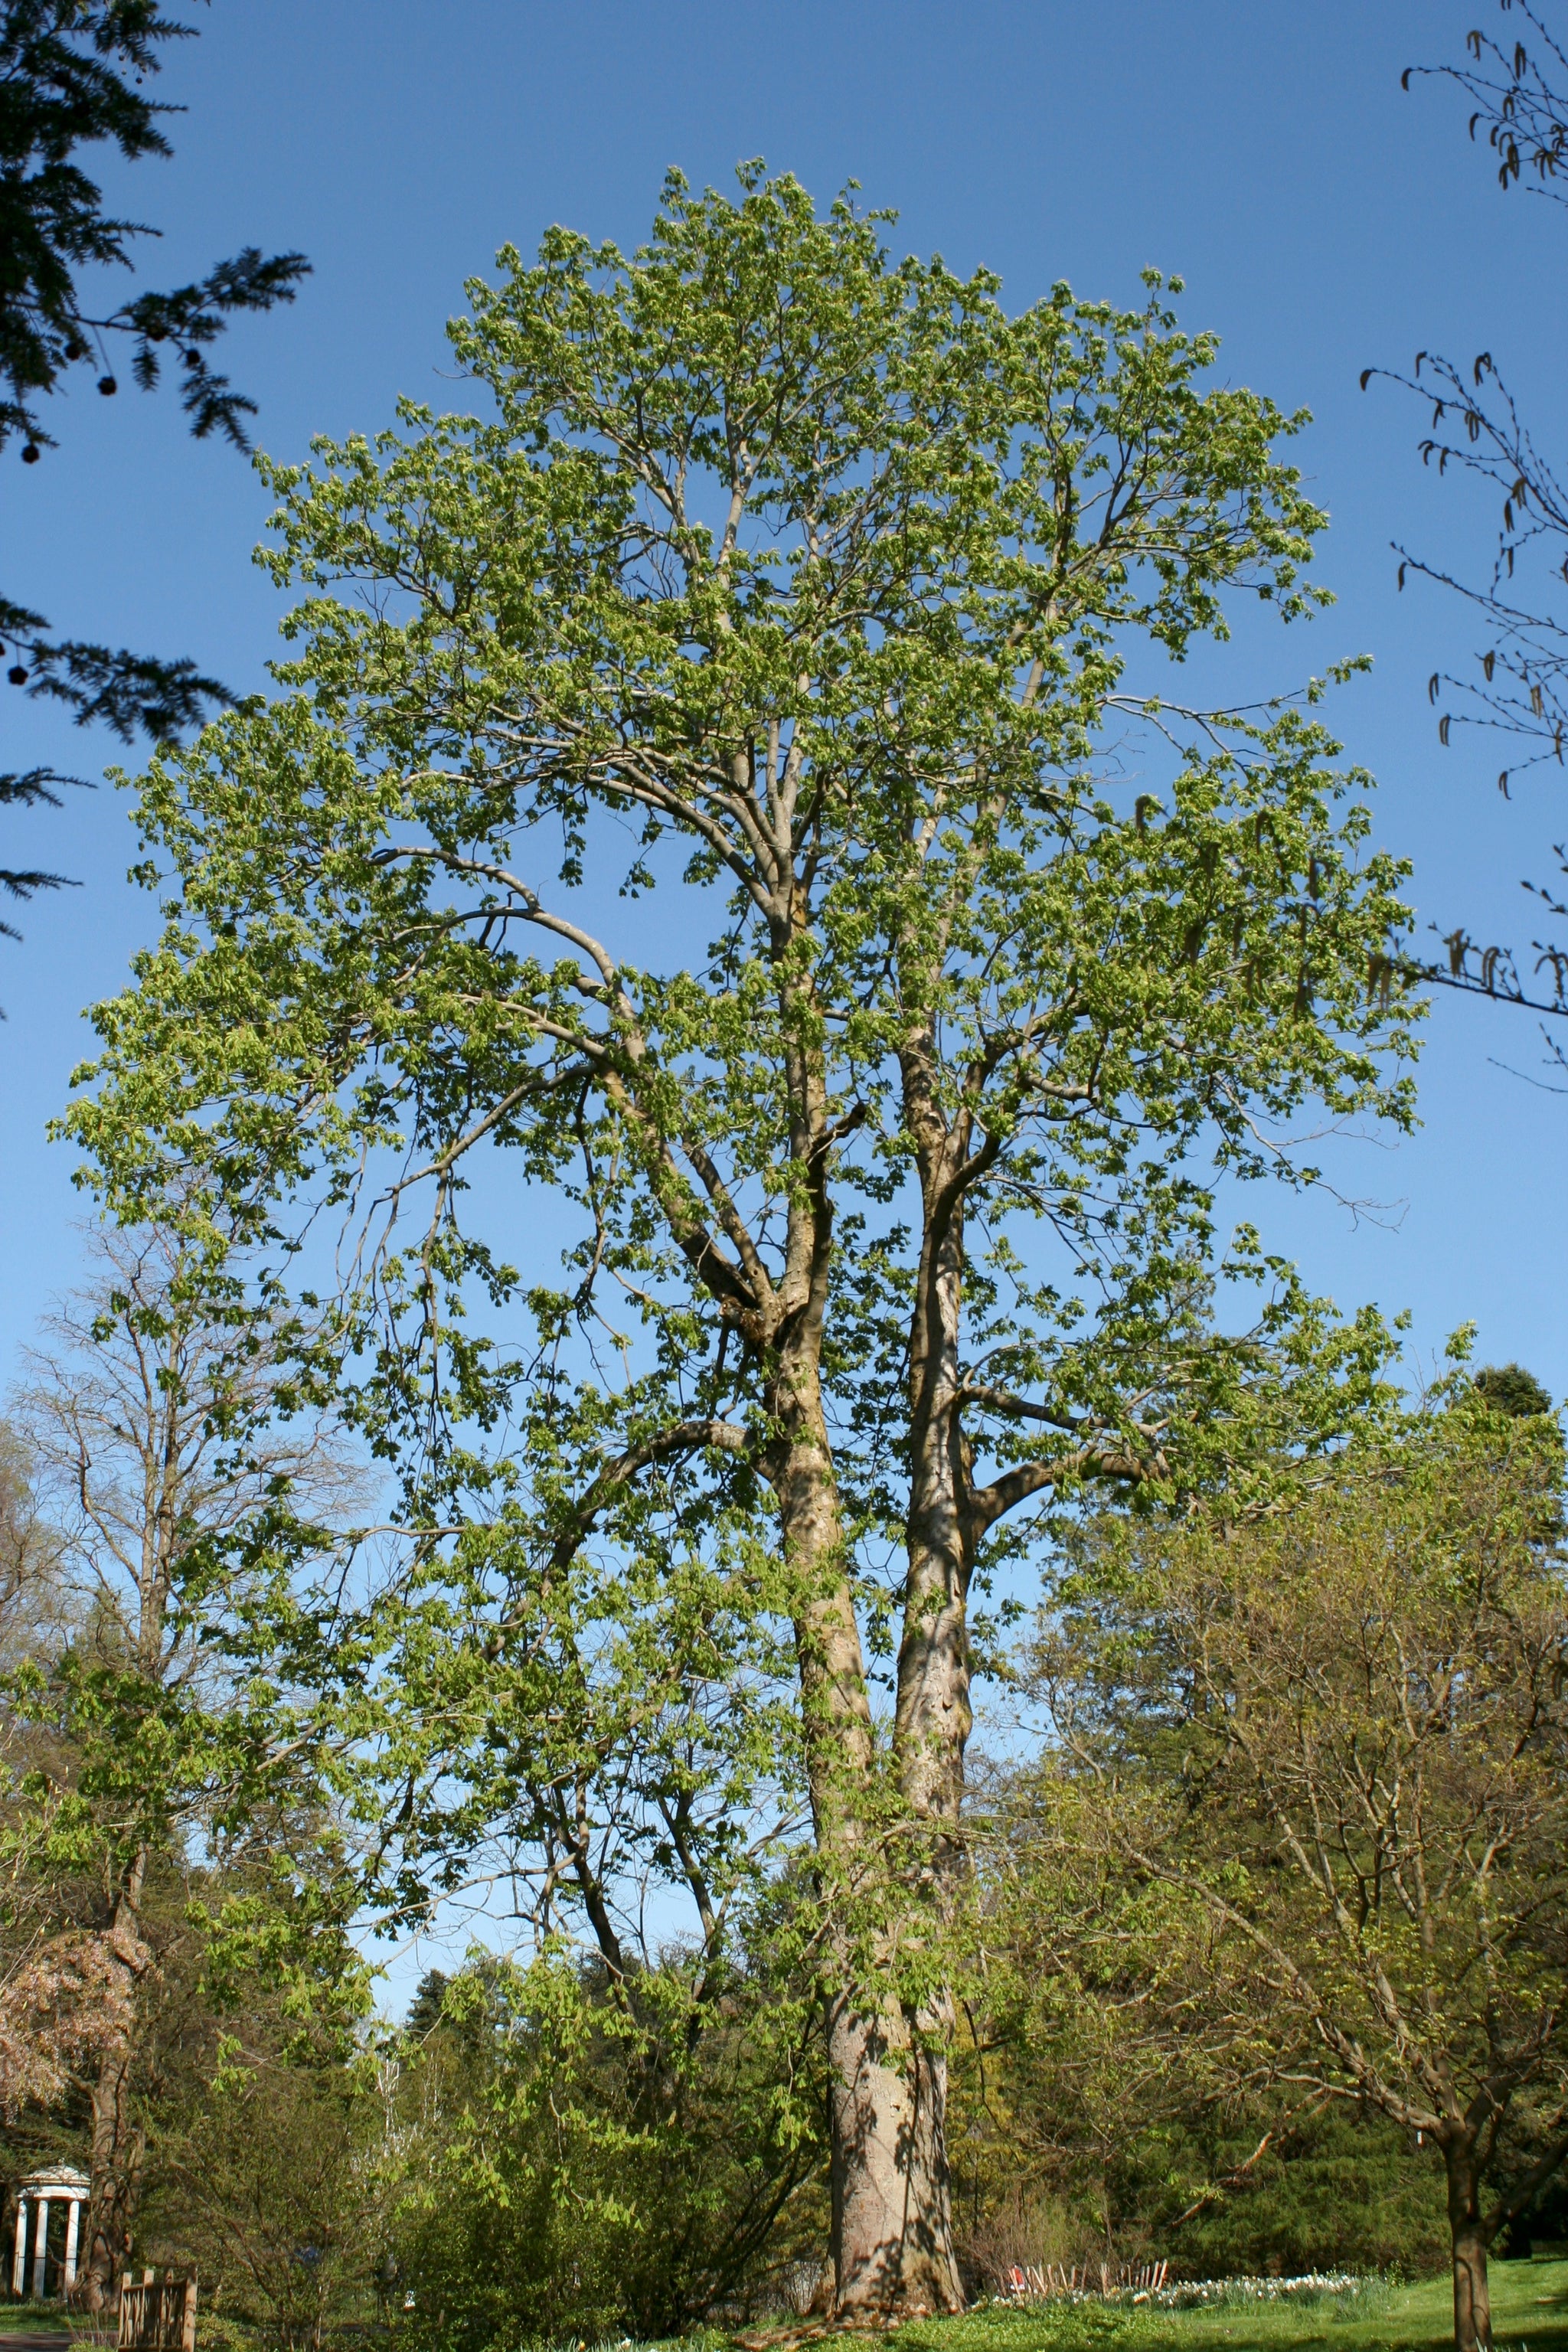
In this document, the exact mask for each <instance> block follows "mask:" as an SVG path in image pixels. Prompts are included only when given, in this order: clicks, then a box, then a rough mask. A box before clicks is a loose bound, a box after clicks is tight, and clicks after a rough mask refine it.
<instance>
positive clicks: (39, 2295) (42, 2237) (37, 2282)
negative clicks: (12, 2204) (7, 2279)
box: [33, 2197, 49, 2303]
mask: <svg viewBox="0 0 1568 2352" xmlns="http://www.w3.org/2000/svg"><path fill="white" fill-rule="evenodd" d="M33 2201H34V2203H35V2204H36V2205H37V2209H38V2221H37V2230H36V2231H35V2232H34V2235H33V2301H34V2302H35V2303H42V2301H43V2299H44V2296H45V2294H47V2290H48V2277H49V2273H48V2262H49V2200H48V2199H47V2197H37V2198H35V2200H33Z"/></svg>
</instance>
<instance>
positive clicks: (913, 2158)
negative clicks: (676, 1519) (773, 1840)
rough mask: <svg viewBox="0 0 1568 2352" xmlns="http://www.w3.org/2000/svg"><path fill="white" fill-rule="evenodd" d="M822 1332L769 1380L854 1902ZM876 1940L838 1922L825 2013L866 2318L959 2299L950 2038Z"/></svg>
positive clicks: (856, 2304) (819, 1827) (847, 2224)
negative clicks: (928, 2020) (893, 1981)
mask: <svg viewBox="0 0 1568 2352" xmlns="http://www.w3.org/2000/svg"><path fill="white" fill-rule="evenodd" d="M814 1336H815V1335H811V1334H809V1333H808V1334H807V1335H806V1338H807V1344H806V1345H805V1346H803V1347H800V1348H798V1349H788V1350H786V1352H785V1354H784V1360H783V1361H781V1363H780V1366H779V1370H778V1374H777V1377H776V1379H775V1381H774V1382H773V1391H772V1395H771V1397H770V1405H771V1408H772V1411H773V1415H774V1418H775V1421H776V1422H777V1423H778V1424H779V1425H780V1428H781V1435H782V1442H781V1444H780V1446H779V1450H778V1453H777V1454H776V1455H775V1457H774V1460H773V1463H772V1464H771V1465H770V1475H771V1477H772V1482H773V1489H774V1492H775V1494H776V1495H777V1496H778V1501H779V1507H780V1518H781V1521H782V1532H783V1536H784V1552H785V1557H786V1559H788V1561H789V1564H790V1570H791V1577H792V1581H793V1583H794V1585H795V1643H796V1651H797V1655H798V1657H799V1661H800V1676H801V1699H802V1711H803V1715H804V1719H805V1739H806V1758H807V1770H808V1777H809V1780H810V1786H811V1801H812V1814H813V1822H814V1827H815V1831H816V1854H817V1862H818V1869H819V1875H820V1878H821V1883H822V1885H823V1887H824V1890H825V1893H826V1895H827V1899H828V1901H829V1903H830V1904H833V1905H836V1906H837V1905H840V1904H845V1905H847V1907H848V1908H849V1909H850V1910H852V1909H853V1908H854V1907H855V1905H856V1900H857V1894H858V1890H859V1889H860V1887H861V1885H862V1874H863V1869H864V1867H865V1866H866V1864H864V1862H863V1859H862V1858H863V1857H865V1856H868V1855H870V1854H871V1853H873V1847H872V1845H871V1844H870V1843H868V1839H867V1830H868V1826H872V1824H870V1823H869V1822H868V1815H869V1813H870V1812H871V1811H872V1810H873V1808H874V1801H875V1795H876V1780H877V1770H878V1767H877V1759H876V1750H875V1741H874V1738H873V1735H872V1728H871V1712H870V1704H869V1698H868V1690H867V1683H866V1670H865V1660H864V1656H863V1654H862V1651H861V1646H860V1633H859V1627H858V1623H857V1622H856V1617H855V1604H854V1595H853V1591H852V1588H851V1586H850V1582H849V1579H848V1576H847V1561H846V1559H845V1553H844V1535H843V1525H842V1520H841V1517H840V1512H839V1505H838V1495H837V1486H836V1484H835V1481H834V1477H833V1471H832V1462H831V1454H830V1452H829V1447H828V1441H827V1432H826V1423H825V1422H824V1420H823V1417H822V1406H821V1399H820V1391H819V1388H818V1383H817V1376H816V1360H815V1351H814V1349H813V1348H812V1346H811V1344H810V1340H811V1339H812V1337H814ZM870 1866H871V1867H872V1868H875V1867H876V1866H877V1865H876V1863H875V1861H874V1860H873V1861H872V1862H871V1863H870ZM895 1933H896V1928H895ZM879 1940H881V1938H879V1937H872V1938H870V1943H871V1950H870V1951H869V1952H868V1949H867V1939H865V1938H860V1939H857V1937H855V1935H854V1933H853V1932H852V1929H851V1928H850V1927H849V1926H848V1924H847V1919H845V1918H842V1917H841V1925H840V1932H839V1934H838V1936H837V1939H836V1945H835V1958H836V1961H837V1968H836V1971H835V1974H836V1979H837V1981H836V1982H835V1983H834V1985H833V1988H832V1993H831V1998H830V2000H829V2003H828V2013H827V2054H828V2060H829V2065H830V2069H831V2089H830V2095H829V2109H830V2116H829V2121H830V2137H831V2154H832V2182H833V2243H832V2257H833V2271H834V2277H835V2281H836V2292H835V2302H836V2307H837V2310H838V2311H839V2312H840V2313H843V2314H846V2315H851V2314H852V2315H862V2316H871V2315H894V2314H901V2315H910V2314H912V2313H914V2312H916V2311H952V2310H957V2309H962V2307H963V2294H962V2290H961V2288H960V2285H959V2280H958V2268H957V2263H956V2262H955V2261H954V2258H953V2252H952V2216H951V2210H950V2200H949V2193H948V2177H947V2159H946V2152H945V2134H944V2123H945V2107H946V2099H947V2063H946V2058H945V2054H943V2053H942V2049H941V2041H942V2037H941V2036H940V2035H932V2034H931V2033H929V2032H921V2031H920V2030H919V2021H916V2020H914V2019H912V2018H910V2016H909V2015H908V2014H907V2013H906V2012H905V2011H904V2009H903V2008H902V2006H901V2005H900V2002H899V2000H898V1999H897V1997H896V1993H895V1992H894V1990H893V1988H892V1986H891V1985H890V1984H889V1975H890V1973H891V1970H890V1969H889V1966H888V1965H887V1964H886V1962H888V1961H890V1960H891V1958H892V1957H893V1952H892V1948H891V1947H890V1946H889V1945H888V1944H887V1943H886V1942H885V1941H884V1945H883V1949H884V1953H885V1956H886V1958H885V1960H882V1956H880V1955H879V1954H878V1953H877V1952H876V1949H875V1947H876V1944H877V1942H878V1941H879ZM879 1961H881V1964H879ZM933 2043H934V2044H935V2051H934V2054H932V2050H931V2045H932V2044H933Z"/></svg>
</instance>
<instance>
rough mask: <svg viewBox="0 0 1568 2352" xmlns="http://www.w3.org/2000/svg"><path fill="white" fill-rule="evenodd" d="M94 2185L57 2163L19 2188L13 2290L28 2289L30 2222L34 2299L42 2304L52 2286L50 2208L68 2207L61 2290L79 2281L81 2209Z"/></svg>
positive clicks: (24, 2182) (13, 2291)
mask: <svg viewBox="0 0 1568 2352" xmlns="http://www.w3.org/2000/svg"><path fill="white" fill-rule="evenodd" d="M91 2186H92V2184H91V2182H90V2181H89V2179H88V2177H87V2175H86V2173H85V2172H73V2171H72V2170H71V2169H70V2167H69V2166H68V2165H64V2164H58V2165H55V2166H53V2167H51V2168H50V2169H49V2170H48V2171H47V2172H35V2173H34V2175H33V2177H32V2179H30V2180H24V2181H23V2183H22V2185H21V2187H20V2189H18V2190H17V2191H16V2261H15V2262H14V2263H12V2265H11V2292H12V2294H26V2292H27V2225H28V2222H29V2221H32V2232H33V2301H34V2302H35V2303H42V2302H43V2300H44V2297H45V2296H46V2295H47V2293H48V2286H49V2208H50V2206H51V2205H63V2206H64V2207H65V2208H66V2249H65V2260H64V2262H63V2263H61V2265H60V2273H59V2292H60V2293H61V2294H69V2293H70V2291H71V2289H72V2287H73V2286H74V2285H75V2284H76V2254H77V2245H78V2242H79V2237H80V2232H81V2209H82V2207H83V2206H84V2205H85V2204H86V2202H87V2198H88V2191H89V2189H90V2188H91ZM35 2216H36V2217H37V2218H36V2219H34V2217H35Z"/></svg>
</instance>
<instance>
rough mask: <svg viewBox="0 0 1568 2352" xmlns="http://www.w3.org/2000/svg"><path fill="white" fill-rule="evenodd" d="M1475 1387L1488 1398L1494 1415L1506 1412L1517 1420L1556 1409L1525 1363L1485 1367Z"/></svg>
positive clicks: (1482, 1395)
mask: <svg viewBox="0 0 1568 2352" xmlns="http://www.w3.org/2000/svg"><path fill="white" fill-rule="evenodd" d="M1475 1385H1476V1393H1477V1395H1478V1396H1481V1397H1484V1398H1485V1399H1486V1401H1487V1402H1488V1404H1489V1405H1490V1406H1491V1408H1492V1410H1493V1412H1506V1413H1508V1414H1510V1415H1511V1417H1512V1418H1513V1419H1514V1420H1515V1421H1524V1420H1528V1419H1529V1417H1530V1415H1531V1413H1537V1412H1551V1410H1552V1398H1551V1396H1550V1394H1549V1393H1548V1391H1546V1390H1545V1389H1543V1388H1542V1385H1541V1382H1540V1381H1538V1380H1537V1379H1536V1377H1535V1374H1534V1373H1533V1372H1527V1371H1526V1370H1525V1369H1524V1366H1523V1365H1522V1364H1486V1365H1483V1367H1482V1369H1481V1370H1479V1372H1478V1373H1477V1374H1476V1382H1475Z"/></svg>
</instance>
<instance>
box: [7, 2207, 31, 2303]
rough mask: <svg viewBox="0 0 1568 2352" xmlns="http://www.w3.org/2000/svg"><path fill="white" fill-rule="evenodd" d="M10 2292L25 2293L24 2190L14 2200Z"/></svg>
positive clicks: (25, 2226) (25, 2234)
mask: <svg viewBox="0 0 1568 2352" xmlns="http://www.w3.org/2000/svg"><path fill="white" fill-rule="evenodd" d="M11 2292H12V2294H26V2292H27V2199H26V2191H25V2190H23V2191H19V2192H18V2194H17V2198H16V2261H15V2262H14V2263H12V2265H11Z"/></svg>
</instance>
